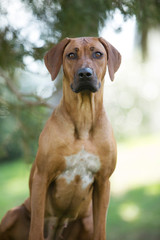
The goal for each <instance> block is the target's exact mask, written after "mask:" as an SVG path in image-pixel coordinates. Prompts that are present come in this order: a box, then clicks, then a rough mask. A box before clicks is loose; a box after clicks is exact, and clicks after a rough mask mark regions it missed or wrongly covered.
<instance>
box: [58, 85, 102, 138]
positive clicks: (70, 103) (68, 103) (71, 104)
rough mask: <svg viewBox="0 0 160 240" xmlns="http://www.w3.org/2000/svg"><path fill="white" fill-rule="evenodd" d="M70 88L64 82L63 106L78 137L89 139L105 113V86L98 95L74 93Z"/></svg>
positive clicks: (86, 92)
mask: <svg viewBox="0 0 160 240" xmlns="http://www.w3.org/2000/svg"><path fill="white" fill-rule="evenodd" d="M68 87H69V86H68V83H67V82H66V81H64V82H63V98H62V101H61V105H62V106H63V109H65V111H66V112H67V114H68V115H69V117H70V119H71V121H72V122H73V124H74V127H75V135H76V137H77V138H80V139H87V138H89V136H90V134H92V131H93V126H95V125H96V124H97V122H98V120H99V117H100V115H101V114H102V112H103V86H101V88H100V89H99V91H98V92H96V93H92V92H90V91H87V90H86V91H82V92H80V93H74V92H72V90H71V89H70V90H71V91H68ZM69 88H70V87H69Z"/></svg>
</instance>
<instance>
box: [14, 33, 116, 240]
mask: <svg viewBox="0 0 160 240" xmlns="http://www.w3.org/2000/svg"><path fill="white" fill-rule="evenodd" d="M120 63H121V56H120V54H119V52H118V51H117V50H116V49H115V48H114V47H113V46H112V45H111V44H110V43H108V42H107V41H105V40H104V39H103V38H91V37H84V38H75V39H70V38H66V39H64V40H62V41H61V42H60V43H59V44H57V45H56V46H54V47H53V48H52V49H51V50H50V51H49V52H48V53H47V54H46V56H45V64H46V67H47V69H48V70H49V72H50V74H51V76H52V79H53V80H54V79H55V78H56V76H57V74H58V72H59V70H60V67H61V65H62V64H63V72H64V77H63V97H62V100H61V103H60V104H59V106H58V107H57V108H56V109H55V111H54V112H53V114H52V116H51V117H50V119H49V120H48V122H47V124H46V126H45V128H44V130H43V131H42V133H41V135H40V139H39V149H38V152H37V156H36V159H35V162H34V164H33V167H32V170H31V174H30V200H29V201H30V204H31V205H30V206H31V224H30V233H29V240H43V239H44V238H47V240H57V239H61V236H62V237H63V238H64V239H67V240H76V239H77V240H105V239H106V231H105V226H106V212H107V207H108V202H109V192H110V190H109V185H110V184H109V177H110V176H111V174H112V173H113V171H114V168H115V165H116V143H115V139H114V136H113V132H112V128H111V125H110V123H109V121H108V119H107V116H106V114H105V111H104V108H103V86H104V76H105V73H106V66H107V65H108V70H109V75H110V78H111V80H113V78H114V73H115V72H116V71H117V70H118V68H119V66H120ZM17 239H18V238H17ZM18 240H19V239H18Z"/></svg>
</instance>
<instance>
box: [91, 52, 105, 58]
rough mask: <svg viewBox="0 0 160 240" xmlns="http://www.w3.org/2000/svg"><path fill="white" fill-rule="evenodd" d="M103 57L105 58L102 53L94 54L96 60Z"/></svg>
mask: <svg viewBox="0 0 160 240" xmlns="http://www.w3.org/2000/svg"><path fill="white" fill-rule="evenodd" d="M102 56H103V53H101V52H94V53H93V57H94V58H101V57H102Z"/></svg>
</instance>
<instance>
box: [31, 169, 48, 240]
mask: <svg viewBox="0 0 160 240" xmlns="http://www.w3.org/2000/svg"><path fill="white" fill-rule="evenodd" d="M46 191H47V177H46V175H44V174H43V175H42V174H40V173H38V171H36V169H35V173H34V175H33V179H32V185H31V225H30V233H29V240H43V239H44V237H43V232H44V212H45V199H46Z"/></svg>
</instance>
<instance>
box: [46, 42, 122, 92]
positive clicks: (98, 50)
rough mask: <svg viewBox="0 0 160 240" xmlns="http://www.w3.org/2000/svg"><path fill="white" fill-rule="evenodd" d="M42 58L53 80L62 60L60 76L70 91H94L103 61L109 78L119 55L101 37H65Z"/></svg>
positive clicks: (99, 85)
mask: <svg viewBox="0 0 160 240" xmlns="http://www.w3.org/2000/svg"><path fill="white" fill-rule="evenodd" d="M44 60H45V64H46V67H47V69H48V71H49V72H50V74H51V76H52V79H53V80H54V79H55V78H56V77H57V74H58V72H59V70H60V67H61V65H62V64H63V71H64V76H65V78H66V79H67V80H68V81H69V84H70V86H71V89H72V90H73V91H74V92H76V93H78V92H81V91H83V90H89V91H91V92H96V91H98V90H99V88H100V87H101V82H102V81H103V79H104V76H105V73H106V66H107V65H108V70H109V75H110V78H111V80H112V81H113V79H114V73H115V72H116V71H117V70H118V68H119V66H120V63H121V55H120V53H119V52H118V51H117V50H116V49H115V48H114V47H113V46H112V45H111V44H110V43H109V42H107V41H106V40H104V39H103V38H94V37H82V38H65V39H64V40H62V41H61V42H60V43H58V44H57V45H56V46H54V47H53V48H52V49H51V50H50V51H49V52H48V53H47V54H46V55H45V57H44Z"/></svg>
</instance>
